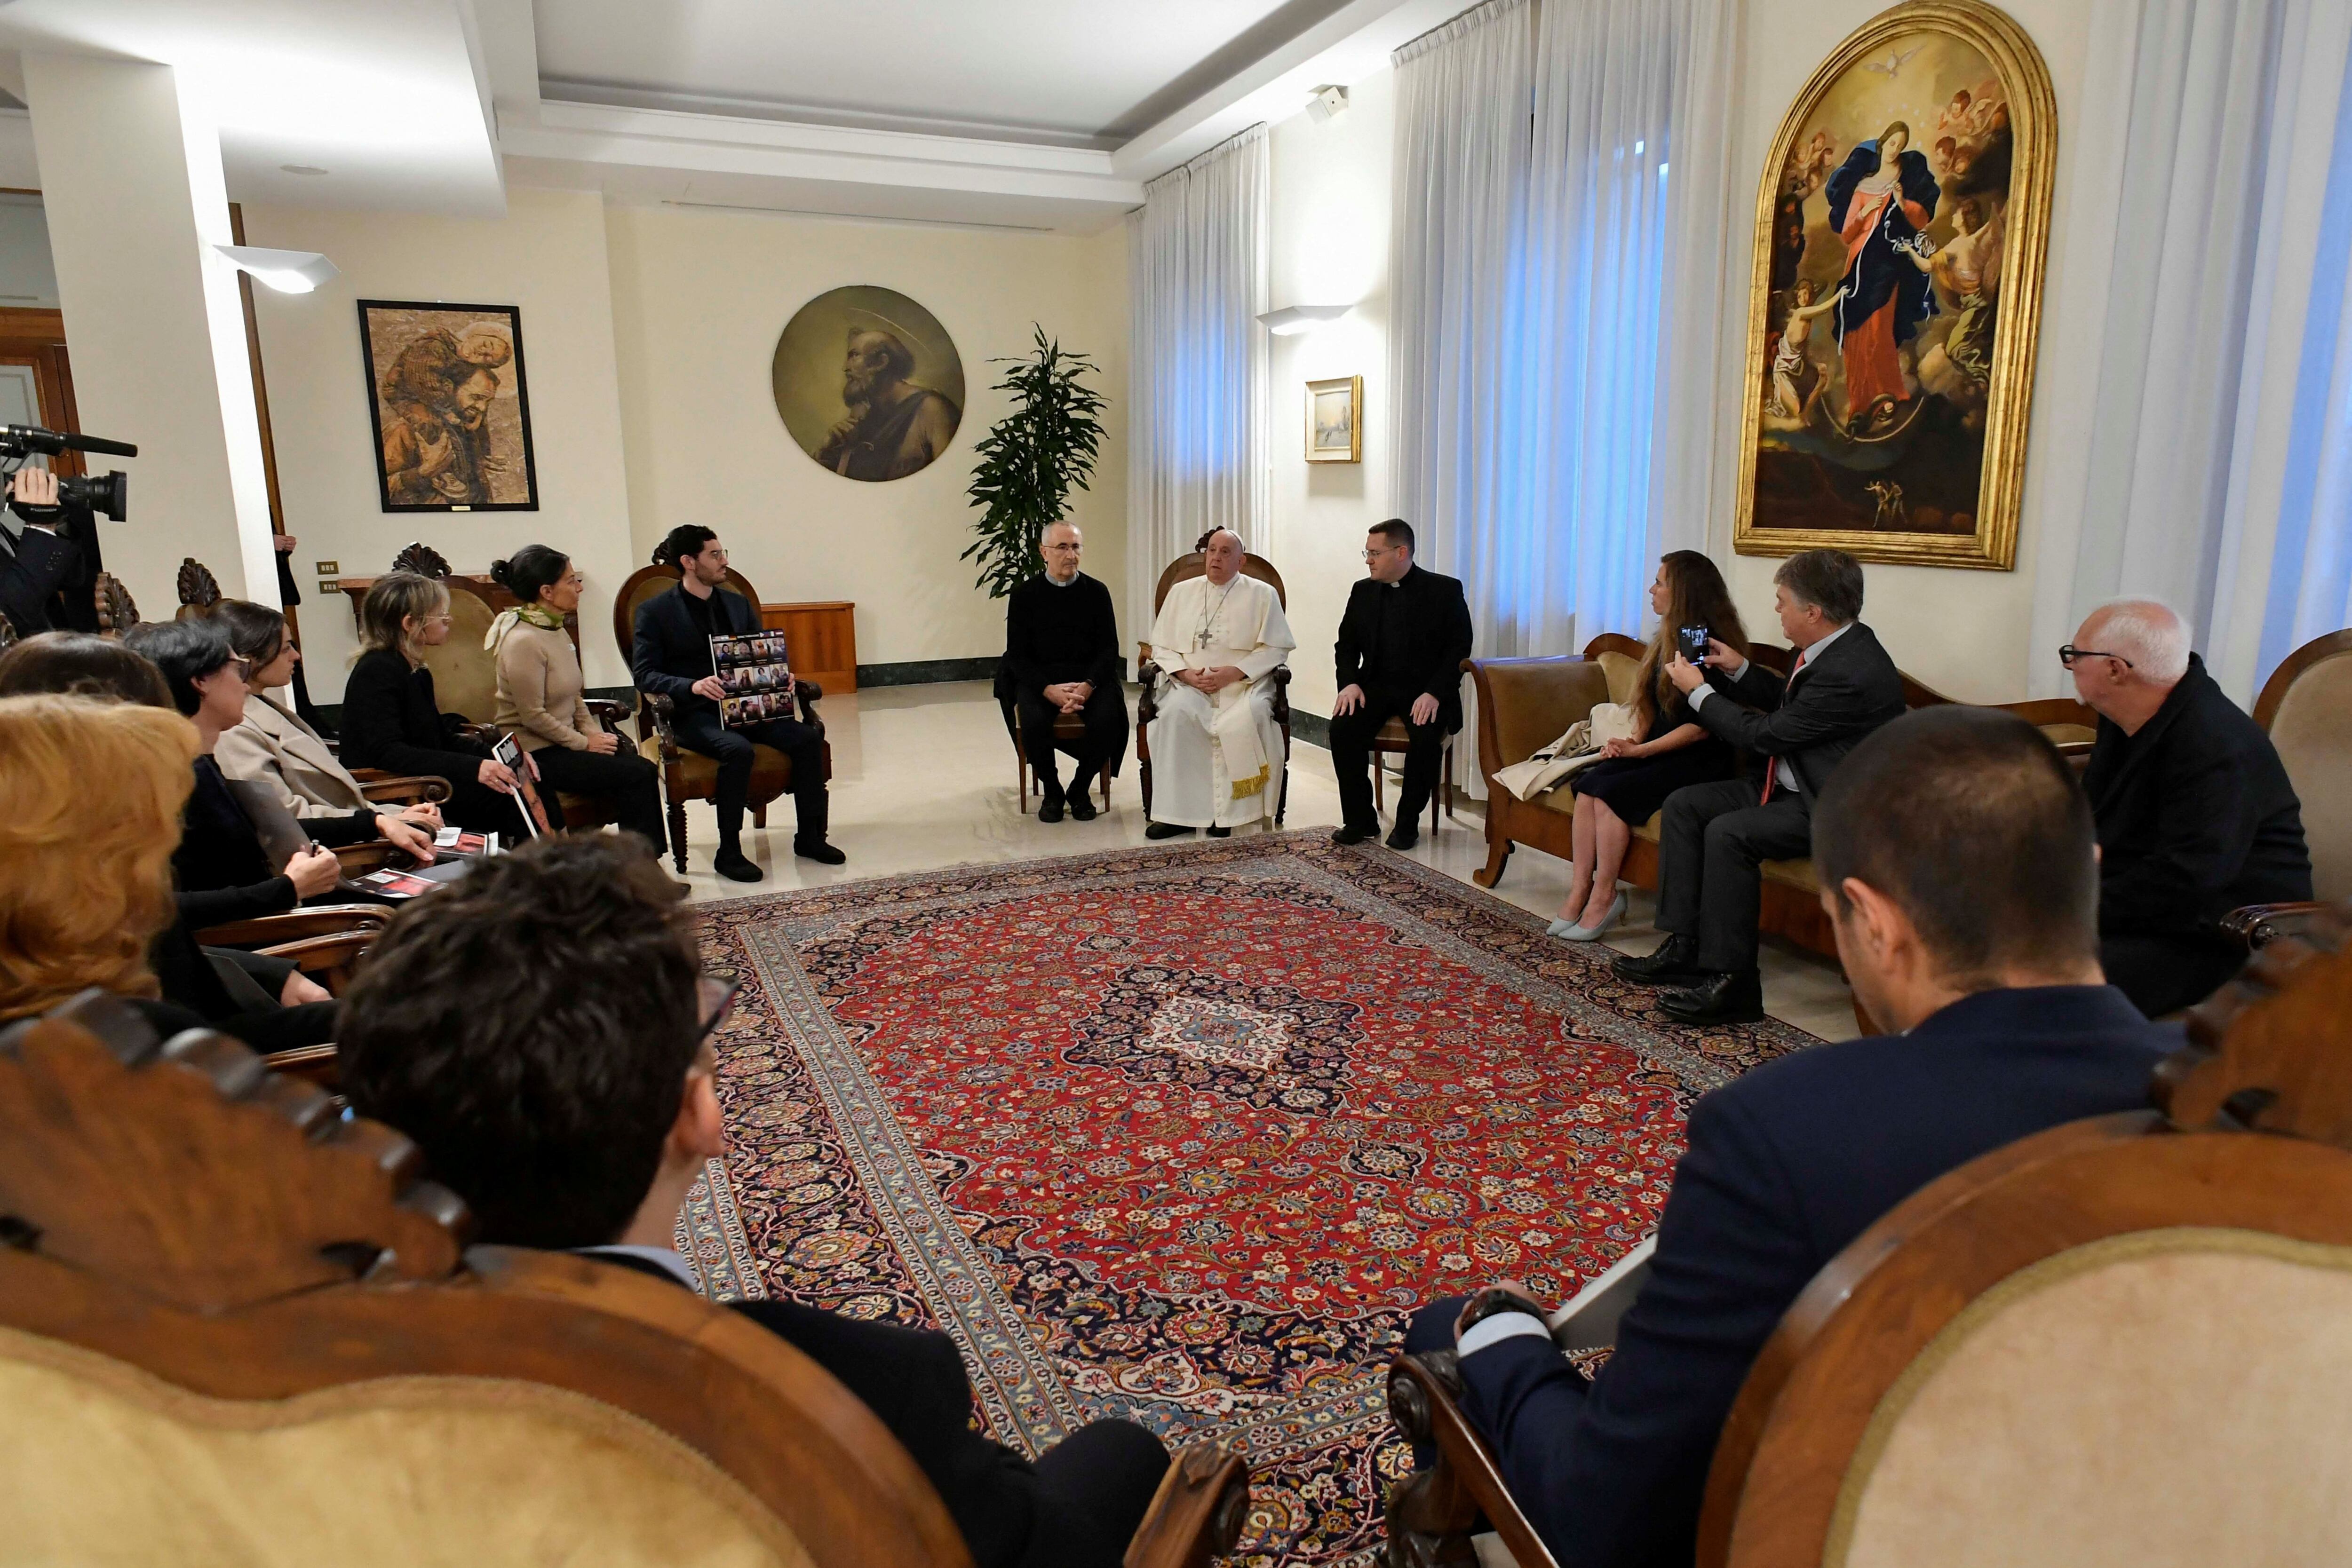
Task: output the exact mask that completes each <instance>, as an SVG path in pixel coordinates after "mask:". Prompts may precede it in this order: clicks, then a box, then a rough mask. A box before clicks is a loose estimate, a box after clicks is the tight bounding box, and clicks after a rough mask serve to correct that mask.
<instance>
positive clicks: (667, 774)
mask: <svg viewBox="0 0 2352 1568" xmlns="http://www.w3.org/2000/svg"><path fill="white" fill-rule="evenodd" d="M677 578H678V573H677V568H676V567H674V566H658V565H656V566H641V567H639V568H638V569H637V570H635V571H633V572H631V573H630V574H629V580H627V581H626V582H625V583H623V584H622V585H621V591H620V592H618V593H616V594H614V596H613V640H614V642H615V643H618V644H620V649H621V658H622V660H623V661H624V662H625V663H628V664H631V665H632V667H634V665H635V653H636V628H637V607H638V606H639V605H642V604H643V603H645V601H646V600H648V599H651V598H652V597H653V596H654V595H655V594H656V593H660V592H662V591H665V590H667V589H668V588H670V587H672V586H673V585H675V584H676V583H677ZM727 586H728V588H729V589H730V590H732V591H734V592H737V593H740V594H741V595H742V596H743V597H744V598H745V599H747V600H749V601H751V606H752V608H753V609H755V610H756V609H758V608H759V606H760V591H759V590H758V589H755V588H753V587H752V586H751V582H750V581H749V580H747V579H746V578H745V577H744V576H743V574H742V573H741V572H740V571H737V570H734V568H732V567H730V568H729V569H728V570H727ZM793 695H794V696H795V697H796V698H797V699H798V702H799V705H800V710H801V722H802V723H803V724H805V725H807V726H808V727H810V728H811V729H814V730H815V731H816V732H817V733H818V734H819V735H823V734H824V720H823V719H821V718H819V717H817V715H816V705H817V704H818V703H819V702H821V701H823V700H824V691H823V690H822V689H821V688H820V687H819V686H818V685H817V684H816V683H815V682H814V681H799V682H797V683H796V684H795V686H794V692H793ZM673 707H674V705H673V704H672V703H671V701H670V699H669V698H667V697H666V696H661V695H656V694H655V693H653V692H647V691H640V692H639V693H638V694H637V755H638V756H640V757H642V758H646V760H647V761H649V762H652V763H654V764H655V765H656V766H657V767H659V768H661V774H662V799H663V800H665V801H666V802H667V804H668V807H669V853H670V862H671V863H672V864H674V865H676V866H677V870H678V873H679V874H680V875H683V874H685V872H686V803H687V802H688V800H714V799H716V798H717V796H718V794H719V764H718V763H716V762H714V761H712V760H711V759H710V758H708V757H705V756H703V755H702V753H700V752H698V751H689V750H688V749H687V748H686V747H682V746H680V745H679V744H678V743H677V733H676V731H674V730H673V729H672V728H671V727H670V716H671V713H672V711H673ZM824 776H825V777H826V778H827V779H831V778H832V777H833V743H832V742H830V741H827V742H825V743H824ZM792 788H793V763H792V758H788V757H786V756H785V755H784V754H783V753H782V752H781V751H778V750H776V749H775V748H774V747H769V746H755V747H753V755H752V761H751V794H750V797H749V801H750V804H751V822H752V825H753V826H754V827H761V828H764V827H766V826H767V825H768V803H769V802H770V801H772V800H777V799H778V798H780V797H782V796H784V795H788V794H790V793H791V792H792Z"/></svg>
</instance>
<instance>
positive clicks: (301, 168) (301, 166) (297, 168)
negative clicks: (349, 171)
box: [278, 163, 326, 174]
mask: <svg viewBox="0 0 2352 1568" xmlns="http://www.w3.org/2000/svg"><path fill="white" fill-rule="evenodd" d="M278 168H280V169H282V170H284V171H285V172H287V173H289V174H323V173H325V172H326V171H325V170H324V169H321V168H320V167H319V166H318V165H317V164H316V163H280V164H279V165H278Z"/></svg>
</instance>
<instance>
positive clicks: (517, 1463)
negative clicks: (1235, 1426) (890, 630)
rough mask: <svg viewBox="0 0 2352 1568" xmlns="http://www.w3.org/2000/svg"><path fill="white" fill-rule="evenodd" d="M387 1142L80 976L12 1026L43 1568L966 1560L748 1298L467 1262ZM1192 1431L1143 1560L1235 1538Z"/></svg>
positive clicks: (11, 1151)
mask: <svg viewBox="0 0 2352 1568" xmlns="http://www.w3.org/2000/svg"><path fill="white" fill-rule="evenodd" d="M422 1174H423V1173H422V1172H421V1170H420V1168H419V1157H418V1155H417V1152H416V1150H415V1147H414V1146H413V1145H410V1144H409V1143H407V1141H406V1140H404V1138H402V1137H401V1136H400V1135H399V1134H397V1133H395V1132H394V1131H393V1130H392V1129H390V1128H388V1127H385V1126H383V1125H382V1124H377V1123H373V1122H369V1121H365V1120H357V1119H345V1118H344V1117H342V1116H341V1113H339V1112H338V1111H337V1109H336V1108H335V1106H334V1105H333V1103H331V1100H330V1099H329V1097H328V1096H327V1095H326V1094H324V1093H322V1092H320V1091H319V1090H318V1089H316V1088H313V1087H311V1086H310V1085H307V1084H304V1083H302V1082H298V1081H295V1080H293V1079H290V1078H288V1077H285V1076H282V1075H279V1076H273V1075H270V1074H268V1073H265V1072H264V1071H261V1067H260V1063H259V1062H258V1061H257V1059H256V1058H255V1057H254V1056H253V1054H252V1053H251V1052H249V1051H247V1050H245V1048H244V1047H242V1046H240V1045H237V1044H236V1043H235V1042H234V1041H231V1040H228V1039H227V1038H226V1037H225V1036H221V1035H216V1034H211V1033H206V1032H203V1031H191V1032H189V1033H187V1034H184V1035H181V1036H178V1037H176V1038H175V1039H173V1040H170V1041H169V1042H163V1041H159V1040H157V1039H156V1038H155V1036H154V1034H153V1032H152V1030H150V1029H149V1028H148V1027H147V1026H146V1024H145V1023H144V1021H143V1020H142V1019H140V1017H139V1016H138V1015H137V1014H136V1013H134V1012H133V1011H131V1009H129V1008H128V1007H126V1006H125V1005H124V1004H122V1003H121V1002H120V1001H117V1000H115V999H114V998H109V997H105V996H103V995H102V994H100V993H96V992H86V993H84V994H83V995H82V996H81V997H79V998H75V999H74V1000H73V1001H71V1002H68V1003H67V1004H66V1005H65V1006H63V1007H61V1008H59V1009H57V1010H56V1011H55V1012H53V1013H51V1014H50V1015H49V1016H48V1017H47V1018H45V1019H30V1020H26V1021H25V1022H22V1023H19V1024H17V1025H16V1026H14V1027H12V1028H10V1029H8V1030H6V1031H5V1033H0V1235H5V1237H6V1239H7V1240H8V1242H9V1245H8V1246H7V1247H5V1248H0V1476H5V1479H0V1496H5V1499H6V1507H7V1512H8V1521H9V1522H8V1531H9V1538H10V1539H11V1540H13V1541H14V1542H16V1546H15V1547H14V1548H12V1549H11V1555H12V1556H15V1557H18V1558H21V1559H23V1560H24V1561H27V1562H51V1563H67V1562H83V1563H95V1562H118V1563H127V1562H198V1561H204V1562H226V1561H232V1560H235V1561H244V1560H247V1559H248V1558H249V1557H250V1555H251V1553H250V1551H249V1550H248V1549H247V1547H246V1546H245V1545H244V1543H246V1542H268V1556H269V1557H270V1559H271V1560H272V1561H283V1562H289V1563H290V1562H304V1563H336V1564H339V1565H342V1568H393V1565H394V1564H407V1563H428V1562H457V1561H465V1562H478V1563H525V1562H529V1563H551V1562H593V1563H599V1564H604V1565H609V1568H638V1565H645V1568H651V1565H653V1564H668V1563H679V1562H682V1561H689V1560H690V1561H693V1562H697V1563H719V1562H725V1563H736V1564H742V1565H743V1568H784V1565H786V1564H794V1565H802V1568H970V1563H971V1555H970V1553H969V1552H967V1551H966V1550H965V1547H964V1543H963V1541H962V1539H961V1536H960V1535H959V1534H958V1533H957V1531H956V1529H955V1526H954V1524H953V1522H952V1521H950V1518H949V1516H948V1513H947V1511H946V1509H945V1508H944V1507H943V1506H942V1505H941V1504H940V1500H939V1498H938V1496H937V1494H936V1493H934V1492H933V1491H932V1490H931V1489H930V1486H929V1483H928V1482H927V1481H926V1480H925V1479H924V1478H923V1475H922V1472H921V1471H920V1470H919V1469H917V1468H916V1465H915V1462H914V1461H913V1459H911V1458H909V1457H908V1455H907V1453H906V1451H905V1450H904V1449H902V1448H899V1446H898V1443H897V1442H896V1441H895V1440H894V1439H893V1438H892V1437H891V1436H890V1434H889V1432H888V1431H887V1428H885V1427H883V1425H882V1424H881V1422H880V1421H879V1420H877V1418H876V1417H875V1416H874V1415H873V1413H872V1412H871V1411H869V1410H868V1409H867V1408H866V1406H864V1405H863V1404H861V1403H859V1402H858V1400H857V1399H856V1397H855V1396H852V1395H851V1394H850V1393H849V1392H848V1391H847V1390H846V1389H845V1388H843V1387H842V1386H841V1385H840V1384H838V1383H836V1382H835V1380H834V1379H833V1378H832V1377H831V1376H830V1375H827V1374H826V1373H825V1372H824V1370H823V1369H822V1368H820V1367H819V1366H817V1365H816V1364H815V1363H814V1362H812V1361H810V1360H809V1359H808V1358H807V1357H806V1356H804V1355H803V1354H801V1353H800V1352H799V1351H798V1350H795V1349H794V1348H793V1346H791V1345H790V1344H788V1343H785V1342H784V1341H783V1340H782V1339H781V1338H779V1337H778V1336H776V1335H774V1334H772V1333H769V1332H768V1331H766V1330H765V1329H762V1328H761V1327H760V1326H759V1325H758V1324H756V1323H753V1322H751V1321H749V1320H748V1319H746V1318H743V1317H741V1316H740V1315H739V1314H737V1313H734V1312H728V1311H726V1310H725V1309H724V1308H721V1307H718V1306H714V1305H712V1304H711V1303H709V1302H708V1301H701V1300H699V1299H698V1298H696V1297H695V1296H694V1295H692V1294H691V1293H689V1292H688V1291H682V1290H679V1289H678V1288H677V1287H676V1286H674V1285H670V1284H667V1283H666V1282H664V1281H658V1280H654V1279H650V1278H647V1277H646V1276H645V1275H642V1274H638V1273H635V1272H633V1271H631V1270H624V1269H619V1268H615V1267H614V1266H612V1265H610V1264H604V1263H598V1262H594V1261H592V1260H589V1259H586V1258H583V1257H579V1256H575V1255H572V1254H568V1253H549V1252H530V1251H520V1250H515V1249H506V1248H497V1247H477V1248H472V1249H467V1248H466V1246H465V1244H464V1240H465V1234H466V1229H467V1215H466V1211H465V1207H464V1206H463V1205H462V1204H461V1203H459V1202H458V1200H457V1198H456V1197H453V1196H452V1195H451V1194H449V1193H448V1192H446V1191H445V1190H443V1189H442V1188H439V1187H436V1186H433V1185H431V1184H430V1183H429V1182H426V1181H424V1180H422V1179H420V1177H421V1176H422ZM1246 1507H1247V1478H1246V1471H1245V1469H1244V1466H1243V1463H1242V1461H1241V1460H1240V1459H1239V1458H1237V1457H1235V1456H1234V1455H1232V1454H1230V1453H1227V1452H1224V1451H1222V1450H1218V1449H1215V1448H1194V1449H1191V1450H1187V1451H1186V1452H1185V1453H1184V1454H1182V1455H1180V1456H1179V1457H1178V1459H1177V1462H1176V1464H1175V1465H1174V1466H1172V1467H1171V1470H1170V1474H1169V1479H1168V1480H1167V1482H1166V1483H1165V1484H1164V1485H1163V1486H1162V1488H1161V1490H1160V1495H1159V1497H1158V1498H1157V1500H1155V1501H1154V1503H1153V1506H1152V1511H1151V1512H1150V1516H1149V1517H1148V1518H1147V1519H1146V1521H1145V1523H1144V1526H1143V1529H1142V1530H1141V1531H1140V1532H1139V1534H1138V1535H1137V1537H1136V1539H1135V1542H1134V1544H1133V1545H1132V1547H1131V1548H1130V1550H1129V1555H1128V1559H1127V1561H1128V1563H1129V1564H1130V1565H1132V1568H1194V1565H1197V1564H1200V1563H1204V1562H1205V1561H1206V1560H1207V1558H1208V1557H1209V1556H1210V1555H1212V1554H1213V1553H1216V1552H1223V1551H1225V1550H1228V1549H1230V1547H1231V1545H1232V1543H1233V1541H1234V1533H1235V1531H1237V1530H1238V1528H1239V1526H1240V1523H1241V1521H1242V1517H1243V1514H1244V1511H1245V1510H1246Z"/></svg>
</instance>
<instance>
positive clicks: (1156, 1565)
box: [1126, 1443, 1249, 1568]
mask: <svg viewBox="0 0 2352 1568" xmlns="http://www.w3.org/2000/svg"><path fill="white" fill-rule="evenodd" d="M1248 1518H1249V1464H1248V1461H1246V1460H1244V1458H1242V1457H1241V1455H1239V1454H1237V1453H1235V1452H1234V1450H1233V1449H1231V1448H1227V1447H1226V1446H1225V1445H1224V1444H1223V1443H1194V1444H1193V1445H1192V1447H1190V1448H1185V1449H1183V1450H1181V1452H1179V1453H1178V1454H1177V1455H1176V1456H1175V1457H1174V1458H1172V1459H1171V1461H1170V1462H1169V1466H1168V1473H1167V1474H1166V1475H1165V1476H1163V1477H1161V1478H1160V1490H1159V1491H1158V1492H1157V1493H1155V1494H1154V1495H1153V1497H1152V1499H1151V1506H1150V1508H1149V1509H1147V1510H1145V1511H1144V1514H1143V1523H1142V1524H1141V1525H1140V1526H1139V1527H1138V1528H1137V1530H1136V1532H1135V1539H1134V1540H1132V1541H1130V1542H1128V1547H1127V1557H1126V1568H1206V1565H1207V1563H1208V1562H1209V1560H1210V1559H1211V1558H1213V1557H1223V1556H1225V1555H1227V1554H1228V1553H1230V1552H1232V1551H1233V1549H1234V1542H1236V1541H1238V1540H1240V1539H1241V1533H1242V1524H1243V1522H1244V1521H1246V1520H1247V1519H1248Z"/></svg>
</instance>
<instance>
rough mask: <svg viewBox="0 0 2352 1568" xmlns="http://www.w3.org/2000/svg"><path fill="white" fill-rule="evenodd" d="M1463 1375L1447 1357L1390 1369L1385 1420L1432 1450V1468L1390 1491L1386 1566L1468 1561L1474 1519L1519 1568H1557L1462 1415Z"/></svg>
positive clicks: (1407, 1359)
mask: <svg viewBox="0 0 2352 1568" xmlns="http://www.w3.org/2000/svg"><path fill="white" fill-rule="evenodd" d="M1461 1397H1462V1375H1461V1369H1460V1366H1459V1365H1458V1364H1457V1363H1456V1361H1455V1358H1454V1353H1453V1352H1452V1351H1450V1350H1446V1351H1433V1352H1429V1353H1426V1354H1421V1355H1407V1354H1403V1353H1402V1352H1399V1353H1398V1354H1397V1358H1396V1359H1395V1360H1394V1361H1392V1362H1391V1363H1389V1417H1390V1419H1391V1420H1392V1421H1394V1422H1395V1423H1396V1427H1397V1430H1398V1431H1399V1432H1400V1433H1402V1435H1403V1436H1404V1437H1405V1439H1406V1440H1407V1441H1408V1442H1411V1443H1413V1444H1416V1445H1430V1446H1433V1447H1434V1448H1436V1449H1437V1464H1436V1467H1435V1468H1434V1469H1428V1470H1423V1471H1422V1472H1420V1473H1418V1474H1416V1475H1414V1476H1412V1477H1410V1478H1409V1479H1405V1480H1402V1481H1399V1482H1398V1483H1397V1484H1396V1485H1395V1487H1394V1488H1392V1489H1391V1491H1390V1493H1389V1501H1388V1511H1387V1512H1388V1528H1389V1542H1390V1546H1389V1559H1388V1560H1389V1562H1390V1563H1393V1564H1401V1565H1402V1568H1440V1565H1441V1564H1452V1563H1467V1562H1469V1561H1471V1560H1472V1559H1471V1555H1470V1545H1469V1535H1470V1531H1471V1530H1472V1528H1473V1527H1474V1525H1475V1521H1476V1520H1477V1518H1478V1515H1479V1514H1481V1513H1484V1514H1485V1515H1486V1523H1487V1527H1488V1528H1489V1529H1491V1530H1493V1531H1495V1533H1496V1534H1497V1535H1499V1536H1501V1537H1502V1538H1503V1544H1504V1545H1505V1546H1506V1547H1507V1548H1508V1549H1509V1551H1510V1553H1511V1555H1512V1557H1513V1558H1515V1559H1516V1560H1517V1563H1518V1564H1519V1568H1558V1564H1557V1563H1556V1562H1555V1561H1554V1560H1553V1557H1552V1554H1551V1552H1549V1551H1548V1550H1547V1549H1546V1548H1545V1546H1544V1543H1543V1542H1542V1541H1541V1540H1539V1539H1538V1537H1537V1535H1536V1532H1535V1527H1534V1526H1533V1525H1530V1524H1529V1523H1528V1518H1527V1515H1526V1514H1524V1513H1521V1512H1520V1511H1519V1505H1518V1504H1517V1502H1515V1501H1513V1500H1512V1499H1511V1493H1510V1489H1509V1488H1507V1486H1505V1485H1504V1484H1503V1472H1502V1468H1501V1467H1500V1466H1499V1465H1497V1464H1496V1462H1495V1456H1494V1453H1493V1451H1492V1450H1491V1449H1489V1448H1487V1447H1486V1440H1485V1439H1484V1438H1482V1437H1479V1436H1478V1432H1477V1428H1475V1427H1472V1426H1471V1425H1470V1422H1469V1418H1468V1417H1467V1416H1464V1415H1463V1414H1462V1405H1461Z"/></svg>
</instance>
